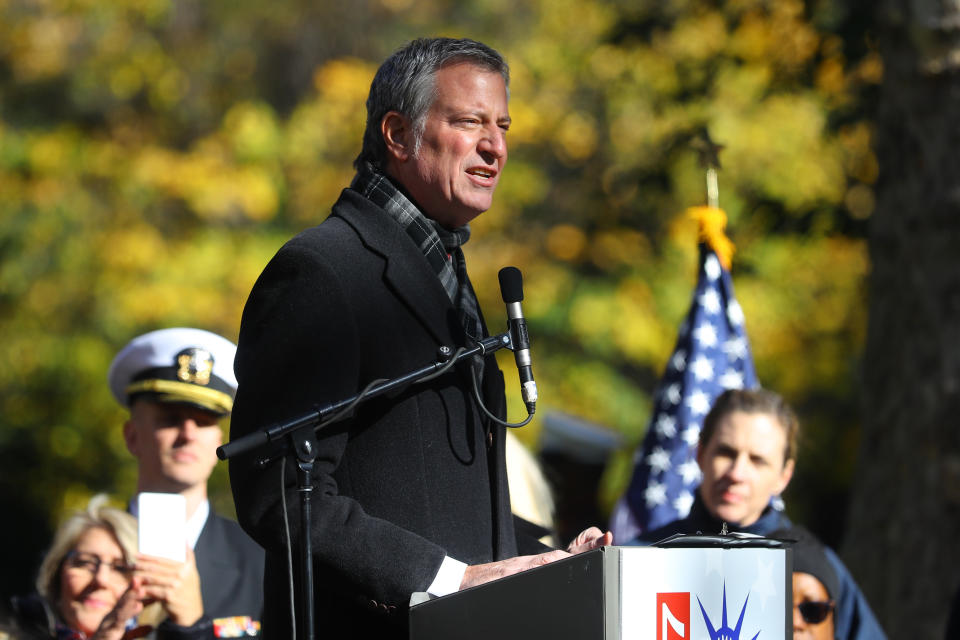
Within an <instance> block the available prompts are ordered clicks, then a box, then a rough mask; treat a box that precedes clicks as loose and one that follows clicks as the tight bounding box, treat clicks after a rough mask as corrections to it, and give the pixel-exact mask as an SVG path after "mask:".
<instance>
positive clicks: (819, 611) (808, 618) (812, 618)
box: [796, 600, 833, 624]
mask: <svg viewBox="0 0 960 640" xmlns="http://www.w3.org/2000/svg"><path fill="white" fill-rule="evenodd" d="M796 606H797V608H798V609H800V616H801V617H802V618H803V620H804V622H806V623H807V624H820V623H821V622H823V621H824V620H826V619H827V616H828V615H830V612H831V611H833V601H832V600H808V601H806V602H801V603H799V604H798V605H796Z"/></svg>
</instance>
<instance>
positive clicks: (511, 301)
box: [498, 267, 537, 414]
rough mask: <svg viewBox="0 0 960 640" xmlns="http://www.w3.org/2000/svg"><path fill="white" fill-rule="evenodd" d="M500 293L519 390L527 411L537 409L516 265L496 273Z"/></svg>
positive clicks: (521, 291)
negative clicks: (505, 311)
mask: <svg viewBox="0 0 960 640" xmlns="http://www.w3.org/2000/svg"><path fill="white" fill-rule="evenodd" d="M498 278H499V279H500V295H501V296H503V301H504V302H505V303H506V305H507V324H508V326H509V329H510V349H511V350H512V351H513V357H514V359H516V361H517V371H518V373H519V374H520V391H521V393H522V395H523V402H524V404H526V405H527V412H528V413H530V414H532V413H533V412H534V411H536V410H537V383H536V382H534V380H533V369H532V368H531V367H530V362H531V360H530V334H529V333H527V321H526V320H525V319H524V317H523V309H522V308H521V307H520V301H521V300H523V276H522V275H521V274H520V270H519V269H517V268H516V267H504V268H503V269H500V273H499V274H498Z"/></svg>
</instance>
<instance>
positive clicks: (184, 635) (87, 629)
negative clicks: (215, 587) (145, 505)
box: [12, 494, 213, 640]
mask: <svg viewBox="0 0 960 640" xmlns="http://www.w3.org/2000/svg"><path fill="white" fill-rule="evenodd" d="M36 585H37V594H35V595H33V596H26V597H16V598H13V601H12V605H13V609H14V612H15V614H16V616H17V619H18V623H19V626H20V627H21V628H22V629H23V630H24V632H27V633H31V634H33V635H32V636H31V637H38V638H53V639H56V640H132V639H133V638H140V637H144V636H145V635H147V634H148V633H150V632H151V631H152V630H153V629H154V627H156V634H155V638H156V640H200V639H201V638H209V637H213V636H212V629H213V624H212V622H211V621H210V619H209V618H206V617H204V616H203V615H202V614H203V608H202V604H201V600H200V583H199V577H198V576H197V569H196V564H195V562H194V559H193V555H192V553H189V552H188V555H187V562H185V563H178V562H173V561H170V560H164V559H162V558H151V557H149V556H143V555H138V554H137V521H136V518H134V517H133V516H131V515H130V514H129V513H127V512H125V511H123V510H121V509H116V508H114V507H110V506H108V505H107V496H105V495H103V494H100V495H97V496H94V497H93V498H92V499H91V500H90V503H89V504H88V506H87V508H86V510H84V511H80V512H77V513H74V514H72V515H71V516H70V517H68V518H67V519H66V520H65V521H64V522H63V523H62V524H61V525H60V527H59V528H58V529H57V531H56V533H55V534H54V538H53V542H52V543H51V545H50V550H49V551H48V552H47V554H46V556H44V559H43V562H42V563H41V565H40V570H39V574H38V577H37V583H36Z"/></svg>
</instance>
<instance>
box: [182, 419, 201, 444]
mask: <svg viewBox="0 0 960 640" xmlns="http://www.w3.org/2000/svg"><path fill="white" fill-rule="evenodd" d="M199 428H200V427H199V425H197V421H196V420H194V419H193V418H184V419H183V421H182V422H181V423H180V437H181V438H183V439H184V440H193V439H195V438H196V437H197V430H198V429H199Z"/></svg>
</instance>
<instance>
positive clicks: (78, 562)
mask: <svg viewBox="0 0 960 640" xmlns="http://www.w3.org/2000/svg"><path fill="white" fill-rule="evenodd" d="M100 565H106V566H107V568H108V569H110V571H111V573H112V574H113V575H116V576H120V577H122V578H124V579H129V578H130V576H132V575H133V567H132V566H131V565H129V564H127V563H125V562H122V561H114V562H107V561H106V560H104V559H103V558H101V557H100V556H98V555H94V554H92V553H83V552H80V551H71V552H70V553H68V554H67V557H66V558H65V559H64V566H65V567H66V568H68V569H82V570H84V571H87V572H89V573H90V575H92V576H95V575H97V574H98V573H100Z"/></svg>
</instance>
